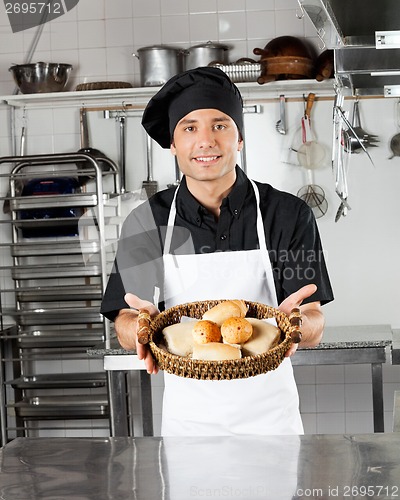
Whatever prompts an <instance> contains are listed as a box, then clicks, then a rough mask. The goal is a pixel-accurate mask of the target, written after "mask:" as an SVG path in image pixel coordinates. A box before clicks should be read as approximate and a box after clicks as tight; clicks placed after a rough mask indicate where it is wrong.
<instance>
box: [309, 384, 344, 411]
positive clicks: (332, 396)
mask: <svg viewBox="0 0 400 500" xmlns="http://www.w3.org/2000/svg"><path fill="white" fill-rule="evenodd" d="M316 393H317V411H318V412H322V413H325V412H344V411H345V404H344V385H343V384H324V385H317V386H316Z"/></svg>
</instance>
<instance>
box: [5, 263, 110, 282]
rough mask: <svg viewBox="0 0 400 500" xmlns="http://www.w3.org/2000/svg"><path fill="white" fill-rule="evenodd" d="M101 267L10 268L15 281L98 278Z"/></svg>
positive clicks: (68, 264)
mask: <svg viewBox="0 0 400 500" xmlns="http://www.w3.org/2000/svg"><path fill="white" fill-rule="evenodd" d="M100 275H101V267H100V266H99V265H96V264H88V265H84V264H82V263H60V264H47V265H42V266H40V265H39V266H33V265H20V266H18V267H11V277H12V278H13V279H15V280H30V279H50V278H53V279H54V278H81V277H84V276H100Z"/></svg>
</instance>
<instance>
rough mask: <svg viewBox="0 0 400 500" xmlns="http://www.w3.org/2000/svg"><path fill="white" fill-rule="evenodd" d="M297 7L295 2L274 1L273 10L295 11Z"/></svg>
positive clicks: (291, 0)
mask: <svg viewBox="0 0 400 500" xmlns="http://www.w3.org/2000/svg"><path fill="white" fill-rule="evenodd" d="M297 7H298V2H297V0H275V10H288V9H296V8H297ZM299 10H300V8H299Z"/></svg>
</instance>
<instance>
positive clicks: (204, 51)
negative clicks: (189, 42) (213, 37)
mask: <svg viewBox="0 0 400 500" xmlns="http://www.w3.org/2000/svg"><path fill="white" fill-rule="evenodd" d="M228 50H229V47H228V46H227V45H223V44H221V43H213V42H207V43H203V44H200V45H194V46H193V47H190V48H189V49H187V50H186V51H185V54H186V57H185V69H193V68H198V67H200V66H208V65H209V64H210V63H216V62H218V63H222V64H224V63H227V62H228Z"/></svg>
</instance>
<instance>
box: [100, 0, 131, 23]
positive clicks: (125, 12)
mask: <svg viewBox="0 0 400 500" xmlns="http://www.w3.org/2000/svg"><path fill="white" fill-rule="evenodd" d="M104 7H105V19H113V18H121V19H122V18H123V19H128V18H132V17H133V5H132V0H117V1H114V2H107V1H106V2H105V6H104Z"/></svg>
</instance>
